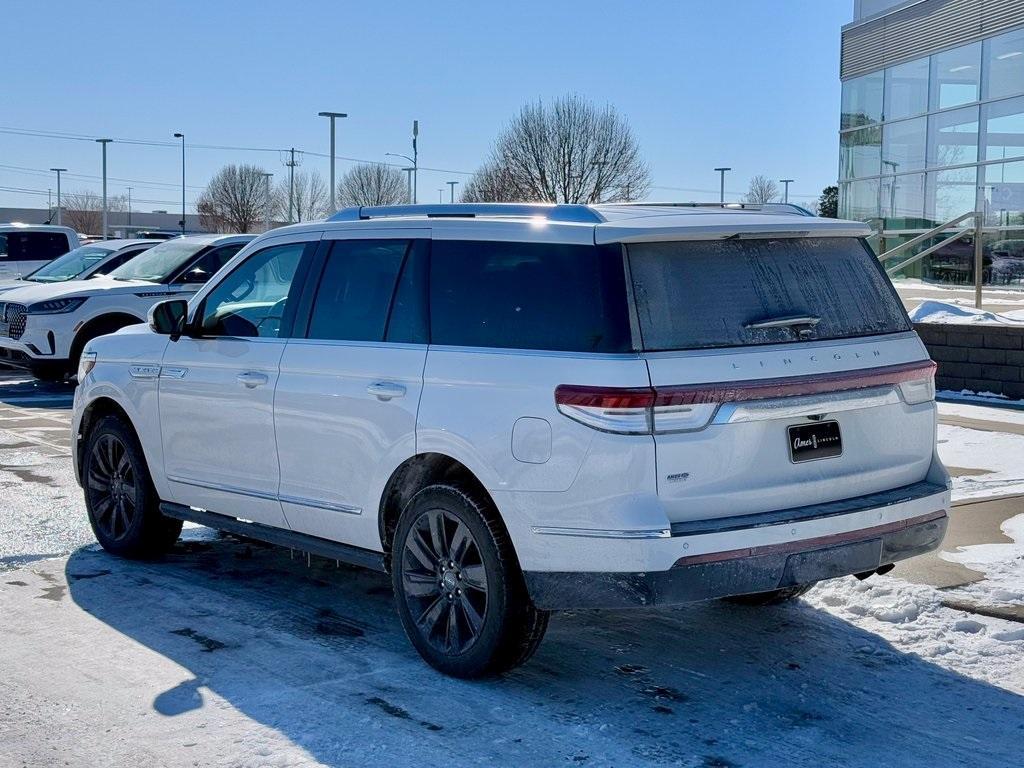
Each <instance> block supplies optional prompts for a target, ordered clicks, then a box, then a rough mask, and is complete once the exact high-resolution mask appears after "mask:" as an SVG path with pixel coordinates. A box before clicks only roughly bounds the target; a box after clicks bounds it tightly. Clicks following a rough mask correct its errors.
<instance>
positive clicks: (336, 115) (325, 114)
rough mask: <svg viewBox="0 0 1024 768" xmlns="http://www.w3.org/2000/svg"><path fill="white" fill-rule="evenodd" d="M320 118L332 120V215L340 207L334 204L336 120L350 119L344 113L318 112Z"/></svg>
mask: <svg viewBox="0 0 1024 768" xmlns="http://www.w3.org/2000/svg"><path fill="white" fill-rule="evenodd" d="M317 114H318V115H319V116H320V117H329V118H331V213H334V212H335V211H336V210H338V206H337V205H335V204H334V118H336V117H348V115H346V114H345V113H344V112H318V113H317Z"/></svg>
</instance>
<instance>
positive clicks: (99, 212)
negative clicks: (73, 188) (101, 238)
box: [60, 189, 109, 235]
mask: <svg viewBox="0 0 1024 768" xmlns="http://www.w3.org/2000/svg"><path fill="white" fill-rule="evenodd" d="M60 202H61V206H60V207H61V210H62V211H63V218H62V220H63V221H64V222H65V223H66V224H67V225H68V226H69V227H71V228H72V229H74V230H75V231H76V232H84V233H86V234H91V235H95V234H98V233H99V231H100V229H101V228H102V226H103V199H102V198H101V197H100V196H99V195H98V194H96V193H95V192H93V191H92V190H88V189H83V190H79V191H78V192H70V193H69V192H65V193H64V194H63V195H61V201H60ZM107 202H108V204H109V200H108V201H107Z"/></svg>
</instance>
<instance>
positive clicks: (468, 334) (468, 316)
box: [430, 240, 631, 352]
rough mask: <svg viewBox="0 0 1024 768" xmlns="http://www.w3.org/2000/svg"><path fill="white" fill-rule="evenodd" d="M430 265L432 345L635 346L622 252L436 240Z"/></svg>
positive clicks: (616, 348) (585, 348) (619, 348)
mask: <svg viewBox="0 0 1024 768" xmlns="http://www.w3.org/2000/svg"><path fill="white" fill-rule="evenodd" d="M430 262H431V268H430V341H431V343H432V344H451V345H456V346H467V347H505V348H512V349H549V350H562V351H570V352H625V351H629V349H630V347H631V340H630V331H629V314H628V303H627V297H626V284H625V276H624V272H623V265H622V250H621V248H620V247H619V246H611V247H597V246H586V245H555V244H548V243H506V242H473V241H454V240H435V241H434V242H433V245H432V250H431V258H430Z"/></svg>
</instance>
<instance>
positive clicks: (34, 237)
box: [0, 232, 70, 261]
mask: <svg viewBox="0 0 1024 768" xmlns="http://www.w3.org/2000/svg"><path fill="white" fill-rule="evenodd" d="M69 250H70V249H69V248H68V238H67V235H65V234H63V233H61V232H7V233H5V234H3V235H0V255H2V254H3V253H5V252H6V254H7V258H8V259H11V260H12V261H50V260H51V259H55V258H57V257H58V256H62V255H63V254H65V253H67V252H68V251H69Z"/></svg>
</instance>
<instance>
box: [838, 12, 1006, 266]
mask: <svg viewBox="0 0 1024 768" xmlns="http://www.w3.org/2000/svg"><path fill="white" fill-rule="evenodd" d="M840 78H841V80H842V112H841V121H840V134H839V144H840V163H839V214H840V216H842V217H844V218H851V219H859V220H864V221H869V222H871V223H872V225H873V226H874V227H875V228H876V229H877V230H879V231H880V232H881V233H882V241H881V243H880V245H879V248H880V250H887V249H888V248H891V247H892V246H894V245H896V244H897V243H899V242H901V241H905V240H907V239H909V238H911V237H913V236H915V235H916V234H918V233H923V232H925V231H927V230H928V229H931V228H932V227H934V226H936V225H938V224H941V223H943V222H946V221H950V220H952V219H955V218H957V217H958V216H960V215H962V214H965V213H967V212H970V211H983V212H984V221H985V238H984V242H985V243H986V248H991V247H992V245H993V244H994V243H1002V242H1010V241H1012V240H1016V239H1021V243H1022V246H1024V0H854V20H853V21H852V22H851V23H849V24H847V25H846V26H844V27H843V30H842V52H841V60H840ZM972 225H973V222H972V221H970V220H968V221H967V222H966V223H965V224H964V226H972ZM1000 247H1002V246H1000ZM940 253H941V252H940ZM932 261H934V259H933V260H932ZM918 269H919V270H920V269H924V270H926V271H927V270H928V269H929V266H928V263H923V264H922V265H921V266H920V267H919V268H918ZM919 276H924V277H934V276H935V275H929V274H927V272H926V273H924V274H921V273H920V272H919ZM938 277H939V278H940V279H942V277H943V276H942V275H939V276H938ZM946 277H948V275H947V276H946Z"/></svg>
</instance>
